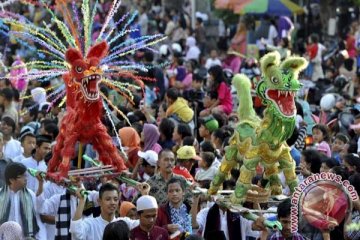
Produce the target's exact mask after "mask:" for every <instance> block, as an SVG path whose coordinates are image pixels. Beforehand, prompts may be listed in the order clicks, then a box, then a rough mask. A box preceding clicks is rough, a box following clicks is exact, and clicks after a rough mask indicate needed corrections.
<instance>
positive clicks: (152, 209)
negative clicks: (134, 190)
mask: <svg viewBox="0 0 360 240" xmlns="http://www.w3.org/2000/svg"><path fill="white" fill-rule="evenodd" d="M136 210H137V212H138V215H139V217H140V225H139V226H138V227H136V228H134V229H133V230H131V237H130V239H131V240H168V239H169V234H168V232H167V230H165V229H164V228H161V227H158V226H155V223H156V218H157V212H158V204H157V202H156V199H155V198H154V197H152V196H142V197H140V198H139V199H138V200H137V201H136Z"/></svg>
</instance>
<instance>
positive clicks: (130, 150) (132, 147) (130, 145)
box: [119, 127, 140, 168]
mask: <svg viewBox="0 0 360 240" xmlns="http://www.w3.org/2000/svg"><path fill="white" fill-rule="evenodd" d="M119 137H120V139H121V144H122V145H123V146H124V147H125V149H126V154H127V156H128V162H127V163H126V165H127V167H129V168H134V167H135V165H136V163H137V161H138V158H139V157H138V154H137V153H138V151H139V150H140V136H139V134H138V133H137V132H136V130H135V129H134V128H132V127H123V128H121V129H120V130H119Z"/></svg>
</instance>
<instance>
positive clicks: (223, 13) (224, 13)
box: [209, 0, 360, 25]
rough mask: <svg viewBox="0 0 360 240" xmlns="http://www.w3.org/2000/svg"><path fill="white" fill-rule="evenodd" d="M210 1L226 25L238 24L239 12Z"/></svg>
mask: <svg viewBox="0 0 360 240" xmlns="http://www.w3.org/2000/svg"><path fill="white" fill-rule="evenodd" d="M209 1H210V4H211V9H212V12H213V13H214V15H215V16H216V17H217V18H220V19H222V20H223V21H224V23H225V24H226V25H231V24H236V23H237V22H238V21H239V15H238V14H235V13H234V12H233V11H231V10H227V9H216V8H215V7H214V3H215V0H209ZM359 1H360V0H359Z"/></svg>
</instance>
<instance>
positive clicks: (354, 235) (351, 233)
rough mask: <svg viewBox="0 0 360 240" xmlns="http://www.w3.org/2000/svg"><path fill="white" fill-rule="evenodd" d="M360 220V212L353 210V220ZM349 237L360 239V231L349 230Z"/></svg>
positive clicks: (355, 221)
mask: <svg viewBox="0 0 360 240" xmlns="http://www.w3.org/2000/svg"><path fill="white" fill-rule="evenodd" d="M359 221H360V212H359V211H353V212H352V216H351V222H353V223H358V222H359ZM346 236H347V237H348V239H360V231H348V232H346Z"/></svg>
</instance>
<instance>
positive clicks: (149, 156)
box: [138, 150, 158, 167]
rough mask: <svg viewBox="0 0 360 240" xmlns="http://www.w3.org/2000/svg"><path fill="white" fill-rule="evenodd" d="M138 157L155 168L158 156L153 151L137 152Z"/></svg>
mask: <svg viewBox="0 0 360 240" xmlns="http://www.w3.org/2000/svg"><path fill="white" fill-rule="evenodd" d="M138 156H139V157H141V158H143V159H144V160H145V161H146V162H147V163H149V164H150V165H151V166H153V167H156V165H157V161H158V154H157V153H156V152H155V151H153V150H147V151H146V152H142V151H139V152H138Z"/></svg>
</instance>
